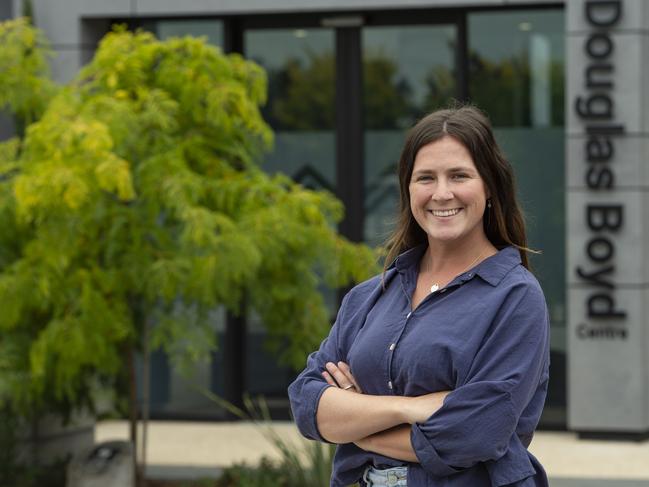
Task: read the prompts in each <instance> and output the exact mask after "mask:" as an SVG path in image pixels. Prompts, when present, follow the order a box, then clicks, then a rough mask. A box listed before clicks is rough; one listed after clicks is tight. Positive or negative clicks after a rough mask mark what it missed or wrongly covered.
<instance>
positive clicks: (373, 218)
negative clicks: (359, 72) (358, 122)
mask: <svg viewBox="0 0 649 487" xmlns="http://www.w3.org/2000/svg"><path fill="white" fill-rule="evenodd" d="M455 38H456V29H455V26H452V25H441V26H400V27H366V28H365V29H363V37H362V46H363V105H364V106H363V116H364V124H365V168H364V170H365V241H366V242H368V243H369V244H371V245H379V244H382V243H384V242H385V239H386V237H387V236H388V233H389V232H390V230H391V229H392V228H393V226H394V220H395V217H396V209H397V208H398V206H399V183H398V178H397V172H396V167H397V161H398V159H399V154H400V151H401V147H402V145H403V138H404V131H405V130H406V129H407V128H408V127H410V126H411V125H412V124H413V123H414V122H415V121H416V120H417V119H418V118H420V117H421V116H423V115H424V114H426V113H428V112H430V111H432V110H434V109H435V108H439V107H442V106H446V105H448V103H449V102H450V100H451V99H452V98H453V97H455V96H456V91H457V87H456V81H455Z"/></svg>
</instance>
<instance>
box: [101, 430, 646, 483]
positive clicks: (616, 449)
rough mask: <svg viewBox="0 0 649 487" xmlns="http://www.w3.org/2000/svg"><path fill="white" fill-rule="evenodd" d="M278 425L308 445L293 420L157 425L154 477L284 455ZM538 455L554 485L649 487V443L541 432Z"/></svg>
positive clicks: (113, 434)
mask: <svg viewBox="0 0 649 487" xmlns="http://www.w3.org/2000/svg"><path fill="white" fill-rule="evenodd" d="M269 427H272V428H273V430H274V431H276V432H277V433H278V434H280V435H281V437H282V438H284V439H285V440H287V441H291V442H296V443H297V442H299V441H302V440H301V438H300V437H299V435H298V433H297V431H296V429H295V427H294V426H293V424H292V423H290V422H282V421H277V422H273V423H272V424H267V425H265V426H263V427H259V426H255V425H253V424H250V423H241V422H237V423H199V422H176V421H152V422H151V426H150V427H149V451H148V453H147V458H148V463H149V465H150V468H149V469H148V474H149V476H151V477H154V478H163V477H166V478H198V477H214V476H217V475H218V474H219V472H220V469H221V468H222V467H224V466H228V465H231V464H233V463H237V462H244V461H245V462H247V463H249V464H254V463H256V462H257V461H258V460H259V459H260V458H261V457H262V456H263V455H267V456H270V457H276V458H277V457H278V453H277V451H276V450H275V449H274V447H273V446H272V444H271V443H270V442H269V441H268V440H267V439H266V437H265V436H264V433H263V431H264V428H269ZM127 437H128V425H127V423H126V422H125V421H104V422H101V423H99V424H98V425H97V427H96V429H95V442H101V441H106V440H112V439H126V438H127ZM530 450H531V451H532V453H533V454H534V455H535V456H536V457H537V458H538V459H539V460H540V461H541V463H542V464H543V465H544V466H545V469H546V470H547V472H548V475H549V476H550V479H551V486H552V487H649V441H645V442H642V443H636V442H620V441H601V440H579V439H578V438H577V437H576V435H574V434H572V433H557V432H543V431H542V432H537V434H536V436H535V438H534V441H533V442H532V445H531V446H530Z"/></svg>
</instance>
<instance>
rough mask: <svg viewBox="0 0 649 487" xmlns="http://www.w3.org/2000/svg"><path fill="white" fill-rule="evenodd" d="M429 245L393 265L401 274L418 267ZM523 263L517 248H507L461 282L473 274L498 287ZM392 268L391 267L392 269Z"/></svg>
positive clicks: (472, 271)
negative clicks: (506, 276) (504, 278)
mask: <svg viewBox="0 0 649 487" xmlns="http://www.w3.org/2000/svg"><path fill="white" fill-rule="evenodd" d="M427 247H428V245H427V244H421V245H418V246H417V247H413V248H411V249H409V250H406V251H405V252H403V253H402V254H400V255H399V256H398V257H397V258H396V259H395V261H394V263H393V264H392V266H394V267H395V268H396V270H397V271H398V272H399V273H404V272H406V271H407V270H409V269H412V268H413V267H415V266H417V265H418V264H419V261H420V260H421V257H422V256H423V255H424V252H426V248H427ZM520 263H521V255H520V252H519V250H518V249H517V248H516V247H512V246H507V247H504V248H502V249H500V250H499V251H498V253H496V254H494V255H492V256H491V257H487V258H486V259H485V260H483V261H482V262H480V264H478V265H477V266H476V267H475V268H474V269H473V270H471V271H470V272H469V273H468V274H467V273H464V274H462V275H461V277H460V278H461V280H462V281H464V280H468V279H471V278H472V277H473V274H474V273H475V274H476V275H478V276H480V277H481V278H482V279H483V280H484V281H486V282H488V283H489V284H491V285H492V286H497V285H498V284H499V283H500V281H502V279H503V277H505V275H507V273H508V272H509V271H510V270H512V269H513V268H514V267H516V266H517V265H519V264H520ZM392 266H390V267H392Z"/></svg>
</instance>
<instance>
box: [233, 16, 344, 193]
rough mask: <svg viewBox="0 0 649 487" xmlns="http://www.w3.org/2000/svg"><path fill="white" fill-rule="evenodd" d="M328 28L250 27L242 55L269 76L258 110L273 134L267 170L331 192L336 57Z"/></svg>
mask: <svg viewBox="0 0 649 487" xmlns="http://www.w3.org/2000/svg"><path fill="white" fill-rule="evenodd" d="M334 45H335V44H334V33H333V31H332V30H331V29H317V28H316V29H275V30H254V31H248V32H246V34H245V46H246V47H245V50H246V57H247V58H249V59H252V60H253V61H255V62H257V63H258V64H260V65H261V66H262V67H263V68H264V69H265V70H266V72H267V74H268V103H267V104H266V106H265V107H264V108H263V110H262V113H263V116H264V118H265V120H266V121H267V122H268V123H269V124H270V126H271V127H272V128H273V131H274V132H275V147H274V150H273V151H272V152H271V153H270V154H267V156H266V157H265V159H264V161H263V167H264V169H265V170H266V171H267V172H270V173H274V172H283V173H285V174H288V175H290V176H291V177H293V179H295V180H296V181H298V182H299V183H301V184H303V185H304V186H307V187H309V188H314V189H328V190H330V191H334V190H335V187H336V184H335V180H336V179H335V178H336V173H335V158H334V157H335V141H334V131H333V127H334V118H335V111H334V110H335V101H334V95H335V91H334V89H335V78H334V76H335V58H334Z"/></svg>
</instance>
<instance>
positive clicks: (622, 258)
mask: <svg viewBox="0 0 649 487" xmlns="http://www.w3.org/2000/svg"><path fill="white" fill-rule="evenodd" d="M648 198H649V192H639V191H615V192H601V193H592V192H587V191H574V190H571V191H569V192H568V201H567V208H566V210H567V218H566V221H567V224H568V228H569V229H570V235H572V238H570V239H568V242H567V244H566V246H567V256H566V257H567V262H569V263H570V265H569V267H568V269H567V270H568V285H570V286H574V285H580V284H581V285H584V284H585V282H586V280H585V279H583V278H580V277H579V276H578V275H577V272H576V269H577V268H581V269H582V271H583V272H586V273H588V274H590V273H592V272H594V271H597V270H601V269H603V268H605V267H607V266H609V265H612V266H613V268H614V270H613V271H612V272H610V273H606V274H605V275H603V276H602V277H603V278H605V279H606V280H610V281H612V282H613V283H615V284H616V285H617V284H619V285H634V286H635V285H645V284H646V285H649V259H647V258H646V253H647V246H646V245H645V242H646V241H645V238H646V235H647V226H648V225H649V219H647V201H648ZM587 205H622V210H623V212H622V215H623V225H622V227H621V228H620V230H619V231H616V232H614V231H602V232H597V233H595V232H592V231H590V230H589V229H588V228H587V225H586V207H587ZM593 215H594V216H593V217H594V218H598V217H599V215H600V213H598V212H594V213H593ZM611 218H612V217H611ZM595 236H601V237H605V238H607V239H608V240H610V241H611V242H612V245H613V247H612V248H613V251H614V255H613V257H612V258H611V259H608V261H607V262H603V263H601V264H600V263H595V262H593V261H592V260H591V259H590V258H589V257H588V255H587V246H588V244H589V243H590V242H591V239H592V238H594V237H595ZM595 252H602V251H601V247H600V250H595ZM602 254H603V252H602ZM600 255H601V254H600ZM568 302H569V303H570V302H571V301H570V300H568Z"/></svg>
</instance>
